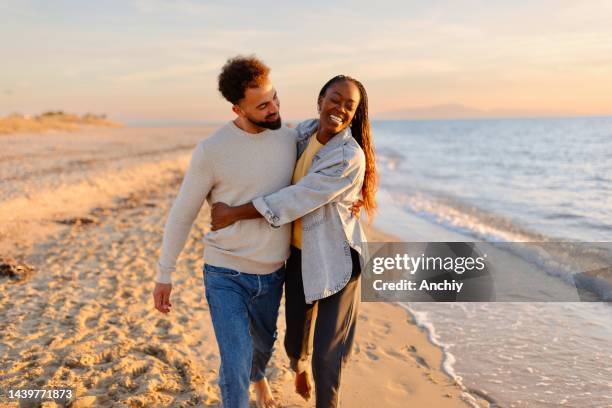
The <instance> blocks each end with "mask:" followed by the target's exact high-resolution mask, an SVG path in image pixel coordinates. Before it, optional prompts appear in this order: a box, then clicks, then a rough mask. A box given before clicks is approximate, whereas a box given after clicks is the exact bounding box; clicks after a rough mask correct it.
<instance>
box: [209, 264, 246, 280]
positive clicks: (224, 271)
mask: <svg viewBox="0 0 612 408" xmlns="http://www.w3.org/2000/svg"><path fill="white" fill-rule="evenodd" d="M204 272H205V273H206V274H207V275H212V276H221V277H228V278H233V277H237V276H240V272H238V271H235V270H233V269H229V268H223V267H221V266H214V265H210V264H205V265H204Z"/></svg>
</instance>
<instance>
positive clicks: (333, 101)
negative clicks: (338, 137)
mask: <svg viewBox="0 0 612 408" xmlns="http://www.w3.org/2000/svg"><path fill="white" fill-rule="evenodd" d="M360 99H361V97H360V94H359V88H357V86H356V85H355V84H354V83H353V82H351V81H340V82H336V83H334V84H332V85H331V86H330V87H329V88H327V91H326V92H325V94H324V95H323V97H321V99H320V100H319V108H320V110H321V112H320V115H319V129H320V130H326V131H329V132H331V133H332V134H336V133H339V132H341V131H342V130H344V128H346V127H347V126H348V125H349V124H350V123H351V121H352V120H353V116H355V111H356V110H357V106H358V105H359V101H360Z"/></svg>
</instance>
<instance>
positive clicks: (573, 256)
mask: <svg viewBox="0 0 612 408" xmlns="http://www.w3.org/2000/svg"><path fill="white" fill-rule="evenodd" d="M390 195H391V197H392V199H393V201H394V202H395V203H396V204H397V205H399V206H400V208H401V209H402V210H404V211H407V212H410V213H412V214H415V215H417V216H419V217H421V218H424V219H426V220H427V221H429V222H432V223H434V224H437V225H440V226H442V227H444V228H446V229H449V230H451V231H454V232H458V233H460V234H463V235H466V236H469V237H472V238H474V239H475V240H478V241H484V242H492V243H498V244H501V243H512V245H508V246H507V247H505V248H504V249H505V250H507V251H508V252H511V253H513V254H514V255H516V256H518V257H520V258H521V259H523V260H525V261H527V262H529V263H531V264H533V265H535V266H536V267H538V268H539V269H541V270H543V271H544V272H545V273H547V274H549V275H551V276H554V277H557V278H560V279H562V280H564V281H565V282H566V283H568V284H570V285H573V286H575V287H577V288H578V289H583V290H587V291H589V292H591V293H593V294H594V295H596V296H597V298H599V299H601V300H603V301H611V300H612V268H611V267H610V265H612V246H611V244H609V243H584V242H573V241H569V240H567V239H564V238H560V237H553V236H547V235H544V234H541V233H539V232H535V231H531V230H529V229H528V228H525V227H523V226H521V225H518V224H517V223H516V222H514V221H513V220H510V219H508V218H506V217H503V216H500V215H498V214H493V213H490V212H487V211H485V210H482V209H481V208H478V207H476V206H474V205H468V204H465V203H462V202H460V201H459V200H456V199H454V198H452V197H449V196H446V195H443V194H439V193H426V192H421V191H416V192H413V193H400V192H391V193H390ZM516 243H526V244H527V243H528V244H527V245H516Z"/></svg>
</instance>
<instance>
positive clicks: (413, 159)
mask: <svg viewBox="0 0 612 408" xmlns="http://www.w3.org/2000/svg"><path fill="white" fill-rule="evenodd" d="M372 135H373V140H374V143H375V147H376V152H377V162H378V168H379V171H380V185H379V194H378V197H379V211H378V215H377V218H376V219H375V222H374V225H375V226H379V227H380V228H381V229H383V230H386V231H388V232H390V233H393V234H394V235H396V236H398V237H399V238H400V239H401V240H403V241H415V240H422V239H423V236H424V235H423V231H424V230H425V231H430V233H429V235H427V234H426V236H427V240H430V241H450V240H455V241H456V240H465V241H476V242H478V241H481V242H482V241H484V242H496V243H499V242H565V243H594V244H595V245H597V243H610V242H612V117H567V118H516V119H506V118H504V119H474V120H471V119H470V120H468V119H461V120H404V121H374V122H373V123H372ZM417 230H418V231H419V233H418V234H417V233H416V231H417ZM526 259H528V258H526ZM608 259H612V258H608ZM530 261H531V262H534V264H535V266H539V267H541V266H542V265H541V264H538V260H537V259H530ZM608 265H610V264H608ZM541 269H542V274H548V275H552V276H555V277H556V278H558V279H564V280H566V281H569V282H570V283H571V281H572V276H568V275H567V274H555V273H554V271H550V270H547V269H546V268H541ZM548 279H550V276H548ZM542 282H545V280H543V281H542ZM611 283H612V273H610V271H608V272H605V273H603V276H602V277H601V279H599V280H597V282H596V283H594V284H593V285H592V286H591V287H590V288H589V289H590V290H592V291H593V293H594V296H596V297H597V299H599V300H600V301H594V302H529V301H527V302H525V301H522V302H488V303H484V302H480V303H467V302H463V303H433V302H431V303H417V302H412V303H403V304H401V306H402V307H404V308H405V309H406V310H407V312H408V313H410V314H411V315H412V317H413V318H414V320H415V321H416V323H417V324H418V325H420V326H421V327H422V328H423V330H425V331H426V332H427V333H428V335H429V338H430V340H431V341H432V342H433V343H435V344H436V345H438V346H439V347H440V348H441V349H442V350H443V352H444V356H445V358H444V362H443V368H444V370H445V371H446V372H447V374H448V375H450V376H451V377H454V378H455V379H456V380H457V381H458V382H459V383H460V384H462V385H463V386H464V387H465V389H466V390H469V391H470V392H471V393H472V394H474V395H476V394H478V395H480V396H482V397H485V398H486V399H488V400H489V401H490V402H491V406H500V407H558V406H562V407H598V408H599V407H612V307H611V306H612V305H611V303H610V300H612V299H611V298H610V295H611V294H612V292H610V288H611V287H612V286H610V284H611Z"/></svg>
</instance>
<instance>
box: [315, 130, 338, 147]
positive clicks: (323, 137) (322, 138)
mask: <svg viewBox="0 0 612 408" xmlns="http://www.w3.org/2000/svg"><path fill="white" fill-rule="evenodd" d="M334 136H335V135H334V134H333V133H331V132H329V131H325V130H322V129H320V128H319V129H318V130H317V140H318V141H319V143H321V144H322V145H324V144H326V143H327V142H329V141H330V140H331V138H332V137H334Z"/></svg>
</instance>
